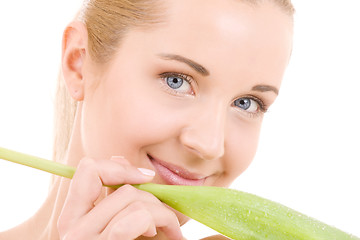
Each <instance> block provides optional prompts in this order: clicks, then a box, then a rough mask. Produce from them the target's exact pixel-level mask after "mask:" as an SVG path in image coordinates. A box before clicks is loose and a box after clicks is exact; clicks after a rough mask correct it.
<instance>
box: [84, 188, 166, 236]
mask: <svg viewBox="0 0 360 240" xmlns="http://www.w3.org/2000/svg"><path fill="white" fill-rule="evenodd" d="M137 201H142V202H148V203H150V202H153V203H156V204H158V205H162V203H161V202H160V200H158V199H157V198H156V197H155V196H153V195H152V194H150V193H147V192H143V191H140V190H138V189H136V188H134V187H133V186H131V185H124V186H122V187H120V188H119V189H117V190H116V191H115V192H113V193H112V194H110V195H109V196H107V197H106V198H105V199H103V200H102V201H101V202H99V203H98V204H97V205H96V206H95V207H94V208H93V209H91V211H89V213H88V214H86V215H85V216H83V217H82V218H81V221H82V222H86V224H84V225H86V226H87V227H88V228H89V229H91V230H90V231H92V233H93V234H96V233H100V232H102V231H103V230H104V229H105V227H106V226H107V225H108V224H109V223H110V222H111V220H112V219H113V218H114V217H115V216H116V215H117V214H119V212H121V211H122V210H123V209H125V208H126V207H127V206H129V205H131V204H132V203H133V202H137Z"/></svg>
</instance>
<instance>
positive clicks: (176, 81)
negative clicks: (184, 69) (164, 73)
mask: <svg viewBox="0 0 360 240" xmlns="http://www.w3.org/2000/svg"><path fill="white" fill-rule="evenodd" d="M166 83H167V85H169V87H171V88H172V89H178V88H180V87H181V86H182V85H183V83H184V80H183V79H182V78H180V77H167V78H166Z"/></svg>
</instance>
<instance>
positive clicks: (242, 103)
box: [234, 98, 251, 110]
mask: <svg viewBox="0 0 360 240" xmlns="http://www.w3.org/2000/svg"><path fill="white" fill-rule="evenodd" d="M234 105H235V106H237V107H239V108H241V109H243V110H248V109H249V108H250V107H251V99H249V98H239V99H236V100H235V102H234Z"/></svg>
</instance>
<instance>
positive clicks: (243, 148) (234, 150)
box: [221, 123, 261, 187]
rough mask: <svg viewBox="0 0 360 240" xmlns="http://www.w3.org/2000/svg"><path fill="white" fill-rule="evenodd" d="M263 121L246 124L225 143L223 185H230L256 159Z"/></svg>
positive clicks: (232, 133) (229, 136) (233, 132)
mask: <svg viewBox="0 0 360 240" xmlns="http://www.w3.org/2000/svg"><path fill="white" fill-rule="evenodd" d="M260 128H261V123H257V124H254V125H251V126H246V127H245V126H244V127H243V128H242V129H241V130H240V129H238V130H237V131H232V132H231V133H230V134H229V135H228V137H227V139H226V143H225V144H226V145H225V148H226V149H225V156H224V162H223V166H224V170H225V171H224V175H223V178H222V180H221V185H222V186H226V187H227V186H229V185H230V184H231V183H232V182H233V181H234V180H235V179H236V178H237V177H238V176H239V175H240V174H241V173H242V172H244V171H245V170H246V169H247V168H248V167H249V165H250V164H251V162H252V161H253V159H254V156H255V153H256V150H257V146H258V141H259V133H260Z"/></svg>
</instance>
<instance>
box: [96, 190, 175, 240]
mask: <svg viewBox="0 0 360 240" xmlns="http://www.w3.org/2000/svg"><path fill="white" fill-rule="evenodd" d="M131 188H133V187H131V186H129V188H128V189H126V191H124V192H123V193H124V194H125V193H126V194H130V192H129V190H130V191H131ZM133 189H134V188H133ZM127 191H128V192H127ZM134 191H137V192H138V193H139V194H137V195H138V196H136V195H133V196H136V197H135V200H134V201H133V202H131V203H130V204H129V205H128V206H127V207H126V209H132V210H133V211H134V212H136V214H137V215H138V214H139V213H143V215H144V216H145V219H146V220H147V221H151V222H149V223H148V224H145V222H143V221H144V219H142V222H141V223H138V222H137V221H134V222H131V221H130V222H127V224H126V225H125V226H126V228H125V229H118V230H116V231H118V232H119V233H123V231H125V230H126V231H129V232H131V233H132V234H135V233H136V234H137V235H136V236H135V237H138V236H141V235H143V236H153V235H152V234H153V231H149V232H144V224H145V225H146V226H152V225H155V226H156V227H157V228H160V229H161V231H162V232H163V233H164V234H165V235H166V236H167V238H168V239H171V240H180V239H182V233H181V230H180V224H179V221H178V219H177V216H176V215H175V213H174V212H173V211H171V210H170V209H169V208H167V207H166V206H165V205H164V204H163V203H162V202H160V201H159V200H158V199H157V198H155V197H154V196H153V195H151V194H149V193H147V192H143V191H140V190H137V189H134ZM129 206H131V208H129ZM94 210H95V209H93V210H92V211H94ZM102 210H104V211H106V209H100V208H99V209H97V210H96V211H102ZM103 214H104V212H103ZM148 214H150V215H151V219H149V218H148ZM122 217H124V214H123V213H122V212H120V213H118V214H117V215H115V216H112V219H111V222H110V223H108V225H107V226H106V228H105V230H104V232H105V234H106V232H109V231H112V229H113V228H114V227H115V225H116V226H118V223H117V222H121V223H123V219H122ZM140 218H141V216H140ZM121 223H120V225H121ZM131 236H133V235H131Z"/></svg>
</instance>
